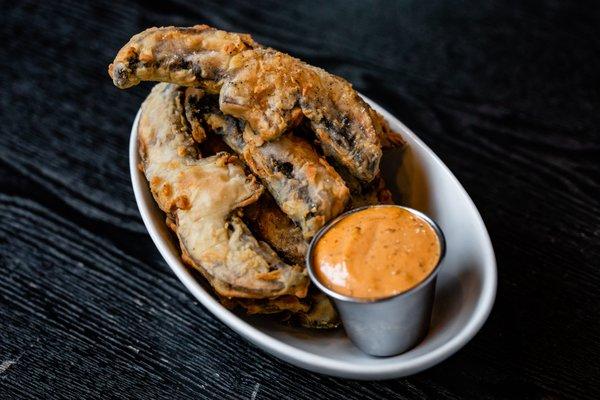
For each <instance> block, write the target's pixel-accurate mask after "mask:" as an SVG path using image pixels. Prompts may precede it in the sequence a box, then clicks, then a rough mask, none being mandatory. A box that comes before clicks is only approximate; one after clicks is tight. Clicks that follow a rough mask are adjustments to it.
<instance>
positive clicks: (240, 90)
mask: <svg viewBox="0 0 600 400" xmlns="http://www.w3.org/2000/svg"><path fill="white" fill-rule="evenodd" d="M109 73H110V75H111V77H112V78H113V82H114V83H115V85H116V86H118V87H120V88H127V87H130V86H133V85H135V84H137V83H139V82H140V81H141V80H156V81H166V82H172V83H177V84H180V85H185V86H198V87H202V88H204V89H206V90H207V91H209V92H213V93H214V92H219V93H220V108H221V110H222V111H223V112H224V113H225V114H228V115H231V116H234V117H236V118H239V119H242V120H244V121H246V122H247V123H248V124H249V126H250V127H251V128H252V130H253V131H254V132H257V133H258V134H259V135H260V138H261V139H262V140H273V139H275V138H278V137H279V136H281V135H282V134H283V133H284V132H286V131H288V130H289V129H291V128H293V127H294V126H296V125H297V124H298V123H299V122H300V121H301V120H302V119H303V118H304V117H306V118H307V119H308V120H309V121H310V124H311V127H312V129H313V130H314V132H315V133H316V135H317V137H318V139H319V142H320V144H321V146H322V148H323V151H324V152H325V154H326V155H328V156H331V157H333V158H335V159H336V160H337V162H339V163H340V164H341V165H343V166H345V167H346V168H347V169H348V170H349V171H350V172H351V173H352V174H353V175H354V176H356V177H357V178H358V179H360V180H362V181H365V182H369V181H371V180H372V179H374V177H375V176H376V175H377V173H378V171H379V162H380V159H381V143H380V138H381V137H383V133H382V132H381V129H382V127H381V124H380V123H379V121H378V119H377V118H376V116H377V114H376V113H375V112H374V111H373V110H372V109H371V107H369V105H367V104H366V103H365V102H364V101H363V100H362V99H361V98H360V96H359V95H358V93H356V91H354V89H352V85H350V83H348V82H347V81H345V80H344V79H341V78H339V77H337V76H334V75H331V74H329V73H327V72H326V71H324V70H322V69H320V68H316V67H313V66H310V65H308V64H306V63H304V62H302V61H300V60H298V59H296V58H293V57H291V56H289V55H287V54H284V53H281V52H278V51H276V50H273V49H268V48H263V47H260V46H259V45H257V44H256V43H255V42H254V41H253V40H252V39H251V38H250V36H248V35H240V34H235V33H227V32H223V31H218V30H215V29H212V28H209V27H207V26H205V25H199V26H195V27H192V28H175V27H166V28H151V29H149V30H147V31H144V32H142V33H140V34H138V35H135V36H134V37H133V38H132V39H131V40H130V41H129V43H127V44H126V45H125V46H124V47H123V48H122V49H121V50H120V51H119V53H118V54H117V56H116V58H115V60H114V62H113V64H111V65H110V67H109Z"/></svg>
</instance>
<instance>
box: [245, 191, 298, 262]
mask: <svg viewBox="0 0 600 400" xmlns="http://www.w3.org/2000/svg"><path fill="white" fill-rule="evenodd" d="M244 220H245V221H246V222H247V224H248V226H249V227H250V229H251V230H252V232H254V234H255V235H256V236H257V237H259V238H260V239H262V240H264V241H265V242H267V243H269V244H270V245H271V247H273V249H274V250H275V251H277V253H279V254H281V255H283V257H284V258H285V259H287V260H288V261H291V262H293V263H295V264H298V265H304V261H305V256H306V252H307V251H308V243H307V241H306V240H305V239H304V237H303V236H302V230H301V229H300V228H299V227H297V226H296V225H294V223H293V222H292V220H291V219H290V218H289V217H288V216H287V215H285V214H284V213H283V211H281V209H280V208H279V207H278V206H277V204H276V203H275V200H274V199H273V197H272V196H271V195H270V194H269V193H268V192H265V193H263V195H262V196H261V197H260V199H259V200H258V201H257V202H256V203H252V204H250V205H249V206H247V207H246V208H245V209H244Z"/></svg>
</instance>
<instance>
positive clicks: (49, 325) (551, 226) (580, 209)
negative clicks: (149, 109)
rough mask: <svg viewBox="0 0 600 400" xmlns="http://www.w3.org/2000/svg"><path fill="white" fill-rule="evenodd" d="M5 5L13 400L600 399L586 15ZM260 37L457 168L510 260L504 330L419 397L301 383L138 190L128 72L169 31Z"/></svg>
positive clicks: (592, 80) (533, 10)
mask: <svg viewBox="0 0 600 400" xmlns="http://www.w3.org/2000/svg"><path fill="white" fill-rule="evenodd" d="M322 3H323V2H318V1H315V2H303V1H298V2H277V1H272V2H269V1H260V2H258V1H253V2H246V1H232V2H227V3H222V2H218V1H183V0H178V1H161V2H152V3H150V2H141V1H139V2H135V1H128V2H122V3H115V2H110V1H94V2H83V1H74V0H67V1H61V2H38V1H29V2H22V1H2V2H1V6H0V10H1V11H0V43H1V45H0V85H1V86H0V128H1V130H2V132H1V133H0V268H1V271H0V399H21V398H22V399H46V398H47V399H83V398H102V399H107V398H132V399H154V398H169V399H171V398H176V399H198V398H201V399H204V398H207V399H208V398H219V399H239V398H248V399H266V398H275V399H278V398H298V399H315V398H342V399H365V398H367V399H381V398H398V399H413V398H416V399H427V398H432V399H459V398H482V399H488V398H489V399H491V398H518V399H527V398H534V399H536V398H546V399H555V398H578V399H582V398H590V399H592V398H598V397H599V396H600V362H599V359H600V339H599V337H600V324H599V319H600V296H599V294H600V290H599V286H600V270H599V269H600V133H599V128H600V113H599V112H598V110H599V109H600V89H599V88H600V23H599V21H600V11H599V9H598V7H597V6H596V5H595V4H594V3H592V4H586V3H584V2H579V1H577V2H566V3H562V2H558V1H549V2H537V1H534V2H511V1H506V2H504V1H484V2H474V3H466V2H459V1H434V2H422V1H398V2H391V1H390V2H383V1H373V2H367V1H353V2H348V1H343V2H342V1H339V2H327V3H326V4H322ZM196 23H208V24H211V25H215V26H217V27H220V28H223V29H227V30H235V31H241V32H250V33H252V34H253V35H254V36H255V38H256V39H257V40H258V41H260V42H262V43H265V44H268V45H271V46H274V47H276V48H278V49H281V50H284V51H288V52H290V53H292V54H294V55H296V56H298V57H300V58H303V59H305V60H307V61H309V62H311V63H314V64H316V65H319V66H322V67H324V68H326V69H328V70H330V71H331V72H334V73H336V74H339V75H341V76H343V77H345V78H347V79H348V80H350V81H351V82H353V84H354V85H355V87H356V88H358V89H359V90H360V91H362V92H364V93H365V94H367V95H368V96H369V97H371V98H373V99H374V100H376V101H378V102H380V104H382V105H383V106H384V107H385V108H386V109H388V110H389V111H391V112H392V113H393V114H395V115H396V116H397V117H398V118H399V119H400V120H402V121H403V122H404V123H405V124H406V125H407V126H409V127H410V128H411V129H412V130H413V131H414V132H416V133H417V134H418V135H419V136H420V137H421V138H422V139H423V140H424V141H425V142H426V143H427V144H428V145H429V146H430V147H431V148H432V149H433V150H434V151H435V152H436V153H437V154H438V155H439V156H440V157H441V158H442V160H443V161H444V162H445V163H446V164H447V165H448V166H449V167H450V168H451V169H452V171H453V172H454V173H455V174H456V176H457V177H458V178H459V180H460V181H461V182H462V183H463V185H464V186H465V188H466V189H467V191H468V192H469V193H470V195H471V196H472V198H473V200H474V201H475V203H476V205H477V206H478V207H479V210H480V212H481V214H482V215H483V218H484V220H485V222H486V224H487V226H488V229H489V231H490V234H491V237H492V241H493V243H494V246H495V250H496V254H497V259H498V272H499V288H498V297H497V301H496V304H495V307H494V310H493V311H492V314H491V317H490V319H489V321H488V322H487V323H486V325H485V326H484V328H483V329H482V331H481V332H480V333H479V334H478V335H477V336H476V337H475V339H474V340H473V341H472V342H470V343H469V344H468V345H467V346H466V347H465V348H464V349H463V350H461V351H460V352H458V353H457V354H456V355H454V356H453V357H451V358H450V359H448V360H447V361H445V362H443V363H442V364H440V365H438V366H436V367H434V368H432V369H430V370H428V371H425V372H423V373H420V374H418V375H415V376H412V377H408V378H405V379H396V380H390V381H384V382H359V381H351V380H343V379H334V378H329V377H325V376H321V375H318V374H313V373H309V372H306V371H304V370H301V369H298V368H295V367H292V366H290V365H288V364H286V363H284V362H282V361H279V360H278V359H276V358H274V357H271V356H269V355H267V354H265V353H264V352H262V351H260V350H258V349H256V348H254V347H253V346H251V345H250V344H248V343H247V342H245V341H244V340H243V339H242V338H240V337H239V336H238V335H237V334H235V333H234V332H232V331H231V330H229V329H228V328H227V327H225V326H224V325H223V324H221V323H220V322H219V321H217V320H216V319H215V318H214V317H213V316H212V315H210V314H209V313H208V312H207V311H206V309H204V308H203V307H202V306H201V305H199V304H198V303H197V301H195V300H194V298H193V297H192V295H191V294H189V293H188V292H187V291H186V290H185V288H184V287H183V285H182V284H181V283H180V282H179V281H178V280H177V279H176V277H175V276H174V274H173V273H172V272H171V271H170V270H169V268H168V266H167V265H166V263H165V262H164V261H163V260H162V258H161V257H160V255H159V254H158V252H157V250H156V249H155V248H154V245H153V244H152V242H151V240H150V237H149V236H148V234H147V233H146V231H145V229H144V226H143V224H142V222H141V219H140V217H139V214H138V211H137V208H136V205H135V201H134V198H133V193H132V189H131V185H130V181H129V175H128V160H127V143H128V134H129V130H130V127H131V122H132V120H133V117H134V115H135V112H136V110H137V109H138V107H139V105H140V103H141V101H142V100H143V98H144V97H145V95H146V94H147V93H148V90H149V87H150V85H147V84H144V85H140V86H139V87H136V88H134V89H132V90H128V91H120V90H118V89H116V88H115V87H113V86H112V83H111V81H110V79H109V77H108V75H107V73H106V68H107V65H108V64H109V62H110V61H111V60H112V58H113V56H114V54H115V52H116V51H117V49H118V48H119V47H120V46H121V45H122V44H124V43H125V42H126V41H127V40H128V38H129V37H130V36H131V35H132V34H134V33H136V32H138V31H140V30H142V29H144V28H147V27H150V26H154V25H169V24H173V25H192V24H196Z"/></svg>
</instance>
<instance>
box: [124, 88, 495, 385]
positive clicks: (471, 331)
mask: <svg viewBox="0 0 600 400" xmlns="http://www.w3.org/2000/svg"><path fill="white" fill-rule="evenodd" d="M361 96H362V97H363V98H364V99H365V101H366V102H367V103H368V104H369V105H370V106H371V107H372V108H373V109H374V110H376V111H377V112H379V113H380V114H381V115H382V116H383V117H384V118H385V119H386V120H387V121H389V122H390V123H391V124H392V125H395V126H397V127H399V130H400V133H401V134H402V135H406V136H410V137H411V139H412V140H413V142H414V143H413V144H411V146H413V147H418V148H420V150H423V151H425V152H426V153H428V154H429V155H430V156H431V157H432V158H433V161H434V163H436V164H437V166H438V167H440V168H442V169H443V170H445V171H446V172H447V173H448V176H449V178H450V179H451V180H452V182H453V183H454V184H456V185H457V186H458V188H459V192H460V194H461V196H462V197H463V198H464V200H465V201H466V202H467V204H468V205H469V206H470V207H472V208H473V209H474V211H475V215H476V217H477V218H476V219H477V221H476V222H477V228H478V231H480V232H482V233H483V240H484V243H485V244H486V245H485V249H483V250H484V254H483V256H482V257H483V259H484V261H485V262H483V263H482V269H483V274H482V276H483V280H482V288H481V294H480V295H479V297H478V299H477V304H476V305H475V308H474V310H473V312H472V313H471V315H470V317H469V320H468V321H467V323H466V324H464V325H463V326H462V328H461V329H460V330H459V332H458V333H457V334H455V335H454V336H453V337H451V338H450V339H448V340H447V341H446V342H444V343H442V344H441V345H440V346H438V347H436V348H434V349H432V350H431V351H429V352H427V353H423V354H420V355H418V356H415V357H414V358H410V359H399V360H394V358H396V357H402V355H400V356H396V357H386V358H383V359H382V360H384V361H386V362H385V363H384V362H382V363H381V364H371V365H368V366H366V365H363V364H355V363H352V362H351V361H342V360H335V359H332V358H329V357H326V356H321V355H318V354H314V353H311V352H309V351H306V350H303V349H299V348H297V347H295V346H292V345H290V344H287V343H284V342H283V341H281V340H279V339H277V338H275V337H273V336H271V335H269V334H267V333H264V332H263V331H261V330H260V329H258V328H256V327H254V326H253V325H252V324H250V323H248V322H247V321H245V320H243V319H241V318H240V317H238V316H237V315H235V314H234V313H232V312H231V311H229V310H227V309H226V308H225V307H223V306H222V305H221V304H220V303H219V302H218V301H217V300H216V299H214V298H213V297H212V296H211V295H210V293H208V292H207V291H206V290H205V289H204V288H203V287H202V286H201V285H200V283H198V282H197V281H196V278H195V277H194V276H193V275H192V274H191V272H190V271H188V269H187V268H186V267H185V266H184V265H183V263H182V261H181V259H180V257H179V254H176V255H175V254H173V252H172V251H171V249H170V248H169V245H168V244H167V243H166V242H165V238H164V237H163V236H162V235H161V232H160V231H159V230H158V229H157V227H155V226H154V224H153V219H152V214H153V211H154V209H155V205H154V204H153V203H152V202H153V200H151V202H146V201H144V199H145V196H144V192H146V193H147V192H148V187H147V183H146V178H145V177H144V175H143V174H142V172H141V171H140V170H139V168H138V164H139V155H138V146H137V127H138V122H139V118H140V113H141V109H140V110H138V112H137V114H136V117H135V119H134V121H133V125H132V129H131V135H130V142H129V170H130V176H131V182H132V187H133V192H134V196H135V200H136V203H137V206H138V209H139V211H140V214H141V216H142V220H143V222H144V225H145V227H146V229H147V230H148V233H149V234H150V237H151V238H152V240H153V242H154V244H155V245H156V247H157V249H158V251H159V253H160V254H161V255H162V257H163V258H164V259H165V261H166V262H167V264H168V265H169V267H170V268H171V269H172V270H173V272H174V273H175V275H176V276H177V277H178V278H179V280H180V281H181V282H182V283H183V284H184V286H185V287H186V288H187V289H188V290H189V291H190V292H191V293H192V295H193V296H194V297H195V298H196V299H198V301H200V303H202V305H204V306H205V307H206V308H207V309H208V310H209V311H210V312H211V313H212V314H213V315H214V316H215V317H216V318H218V319H219V320H220V321H221V322H223V323H224V324H225V325H227V326H228V327H229V328H231V329H233V330H234V331H235V332H237V333H238V334H239V335H240V336H242V337H243V338H244V339H246V340H248V341H250V342H251V343H252V344H254V345H256V346H258V347H260V348H261V349H263V350H265V351H267V352H268V353H271V354H273V355H275V356H277V357H279V358H281V359H283V360H285V361H287V362H289V363H291V364H294V365H296V366H299V367H302V368H306V369H308V370H311V371H314V372H318V373H324V374H329V375H332V376H337V377H344V378H352V379H363V380H367V379H368V380H381V379H391V378H397V377H401V376H407V375H412V374H415V373H418V372H420V371H423V370H425V369H427V368H429V367H431V366H433V365H435V364H437V363H440V362H442V361H444V360H445V359H447V358H448V357H450V356H451V355H453V354H454V353H456V352H457V351H458V350H459V349H461V348H462V347H463V346H464V345H465V344H467V343H468V342H469V341H470V340H471V339H472V338H473V336H475V334H476V333H477V332H478V331H479V330H480V329H481V327H482V326H483V324H484V323H485V321H486V320H487V318H488V316H489V314H490V312H491V310H492V307H493V304H494V300H495V297H496V290H497V270H496V258H495V255H494V249H493V246H492V242H491V239H490V236H489V233H488V231H487V229H486V226H485V224H484V222H483V219H482V218H481V214H480V213H479V210H478V209H477V207H476V206H475V204H474V203H473V200H472V199H471V198H470V197H469V195H468V194H467V192H466V190H465V189H464V188H463V186H462V185H461V184H460V182H459V181H458V179H457V178H456V177H455V176H454V174H453V173H452V172H451V171H450V169H449V168H448V167H447V166H446V165H445V164H444V163H443V162H442V161H441V160H440V158H439V157H438V156H437V155H436V154H435V153H434V152H433V151H432V150H431V149H430V148H429V147H428V146H427V145H426V144H425V143H424V142H423V141H421V139H419V137H418V136H416V135H415V134H414V133H413V132H412V131H411V130H410V129H408V128H407V127H406V126H405V125H404V124H403V123H402V122H400V121H399V120H398V119H397V118H395V117H394V116H392V115H391V114H390V113H389V112H387V111H386V110H385V109H383V108H382V107H381V106H379V105H378V104H377V103H375V102H373V101H372V100H371V99H369V98H368V97H366V96H364V95H362V94H361ZM151 197H152V196H151V195H150V198H151ZM417 348H418V347H417ZM406 354H408V353H404V355H406ZM390 360H392V361H390Z"/></svg>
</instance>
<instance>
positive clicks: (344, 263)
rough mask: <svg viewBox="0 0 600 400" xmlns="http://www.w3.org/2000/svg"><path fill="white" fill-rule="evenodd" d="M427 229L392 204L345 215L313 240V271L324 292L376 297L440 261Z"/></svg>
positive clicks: (402, 287)
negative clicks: (330, 290)
mask: <svg viewBox="0 0 600 400" xmlns="http://www.w3.org/2000/svg"><path fill="white" fill-rule="evenodd" d="M440 248H441V246H440V241H439V239H438V237H437V234H436V232H435V231H434V230H433V228H432V227H431V225H429V223H427V222H426V221H425V220H423V219H422V218H420V217H418V216H416V215H414V214H412V213H411V212H409V211H407V210H405V209H402V208H399V207H394V206H389V207H373V208H367V209H364V210H362V211H357V212H355V213H353V214H349V215H348V216H347V217H345V218H343V219H342V220H341V221H339V222H338V223H336V224H335V225H334V226H333V227H331V229H329V230H328V231H327V232H326V233H325V234H324V235H323V236H322V237H321V238H320V239H319V241H318V242H317V244H316V246H315V250H314V255H313V263H314V266H315V273H316V275H317V277H318V279H319V280H320V281H321V282H322V283H323V284H324V285H325V286H327V287H328V288H330V289H332V290H334V291H336V292H338V293H340V294H343V295H347V296H352V297H359V298H381V297H388V296H392V295H395V294H398V293H401V292H404V291H406V290H408V289H410V288H412V287H414V286H416V285H417V284H419V282H421V281H422V280H423V279H425V278H426V277H427V276H428V275H429V274H430V273H431V271H432V270H433V269H434V268H435V266H436V264H437V263H438V260H439V258H440Z"/></svg>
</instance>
